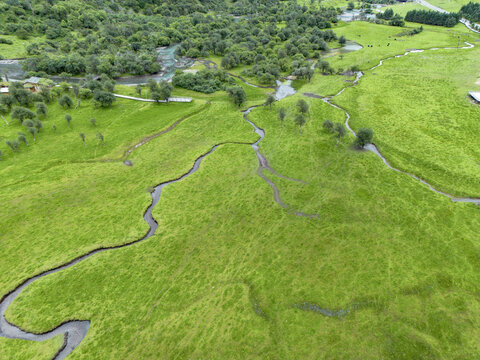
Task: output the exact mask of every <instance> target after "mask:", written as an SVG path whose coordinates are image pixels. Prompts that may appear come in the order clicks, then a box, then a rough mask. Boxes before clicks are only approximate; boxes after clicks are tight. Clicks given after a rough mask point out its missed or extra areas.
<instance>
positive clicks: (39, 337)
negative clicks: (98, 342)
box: [0, 84, 317, 360]
mask: <svg viewBox="0 0 480 360" xmlns="http://www.w3.org/2000/svg"><path fill="white" fill-rule="evenodd" d="M289 86H290V85H289V84H280V85H279V86H278V87H277V91H276V95H277V98H284V97H285V96H288V95H289V94H292V93H295V90H293V88H291V89H288V87H289ZM258 106H263V105H258ZM258 106H253V107H251V108H249V109H247V110H246V111H244V112H243V114H244V119H245V120H246V121H247V122H248V123H249V124H250V125H251V126H252V127H253V129H254V131H255V133H256V134H258V135H259V139H258V140H257V141H255V142H254V143H252V144H248V143H236V142H227V143H221V144H217V145H215V146H213V147H212V148H211V149H210V150H209V151H208V152H206V153H205V154H203V155H201V156H200V157H198V158H197V159H196V160H195V162H194V164H193V167H192V168H191V169H190V171H188V172H187V173H185V174H183V175H182V176H180V177H178V178H176V179H173V180H169V181H166V182H163V183H160V184H158V185H157V186H155V187H154V190H153V191H152V192H151V197H152V202H151V204H150V206H149V207H148V208H147V210H146V211H145V213H144V215H143V218H144V220H145V221H146V222H147V224H148V226H149V230H148V232H147V234H146V235H145V236H143V237H142V238H140V239H137V240H135V241H132V242H130V243H127V244H122V245H118V246H111V247H105V248H98V249H95V250H93V251H91V252H89V253H88V254H86V255H82V256H80V257H78V258H76V259H74V260H72V261H69V262H68V263H66V264H64V265H61V266H59V267H56V268H54V269H51V270H47V271H44V272H42V273H40V274H38V275H36V276H34V277H31V278H30V279H27V280H26V281H25V282H23V283H22V284H20V285H19V286H18V287H16V288H15V289H14V290H13V291H11V292H10V293H8V294H7V295H5V296H4V297H3V298H2V300H1V301H0V336H1V337H5V338H10V339H20V340H30V341H44V340H47V339H51V338H53V337H55V336H57V335H61V334H63V335H64V344H63V346H62V348H61V349H60V350H59V351H58V352H57V354H56V355H55V357H54V360H61V359H65V358H66V357H67V356H68V355H69V354H70V353H71V352H72V351H73V350H74V349H75V348H76V347H77V346H78V345H79V344H80V343H81V342H82V340H83V339H84V338H85V336H86V334H87V332H88V329H89V327H90V321H88V320H83V321H81V320H72V321H67V322H65V323H63V324H61V325H59V326H58V327H56V328H55V329H53V330H51V331H48V332H45V333H42V334H35V333H32V332H28V331H24V330H22V329H20V328H19V327H17V326H15V325H13V324H11V323H9V322H8V321H7V319H6V318H5V312H6V311H7V309H8V307H9V306H10V305H11V304H12V302H13V301H14V300H15V299H16V298H17V297H18V296H19V295H20V293H21V292H22V291H23V290H24V289H25V288H26V287H27V286H28V285H30V284H32V283H33V282H35V281H36V280H39V279H41V278H43V277H45V276H48V275H50V274H54V273H56V272H59V271H62V270H65V269H68V268H70V267H72V266H74V265H76V264H78V263H80V262H81V261H83V260H86V259H88V258H89V257H91V256H93V255H96V254H98V253H101V252H104V251H110V250H115V249H121V248H124V247H127V246H131V245H134V244H137V243H139V242H142V241H144V240H147V239H148V238H150V237H152V236H153V235H154V234H155V231H156V230H157V227H158V223H157V222H156V220H155V219H154V218H153V215H152V210H153V208H154V207H155V205H157V203H158V201H159V200H160V196H161V194H162V190H163V189H164V188H165V187H167V186H168V185H170V184H174V183H176V182H179V181H182V180H184V179H185V178H187V177H189V176H190V175H192V174H194V173H195V172H196V171H197V170H198V169H199V168H200V164H201V163H202V161H203V159H205V158H206V157H207V156H209V155H210V154H212V153H213V152H214V151H215V150H216V149H217V148H218V147H219V146H221V145H224V144H242V145H251V147H252V148H253V150H254V151H255V154H256V156H257V159H258V162H259V167H258V170H257V174H258V176H259V177H261V178H262V179H263V180H264V181H265V182H266V183H267V184H268V185H270V187H271V188H272V190H273V193H274V199H275V201H276V202H277V203H278V204H279V205H280V206H281V207H282V208H284V209H286V210H287V211H289V212H291V213H293V214H295V215H297V216H302V217H310V218H312V217H317V215H315V214H305V213H303V212H301V211H294V210H291V207H290V206H289V205H287V204H286V203H285V202H284V201H283V200H282V199H281V197H280V192H279V190H278V188H277V186H276V185H275V184H274V183H273V182H272V181H271V180H270V179H269V178H267V177H266V176H265V175H264V174H263V170H267V171H269V172H271V173H272V174H274V175H275V176H278V177H281V178H283V179H286V180H290V181H296V182H299V183H302V184H305V182H303V181H302V180H298V179H293V178H290V177H287V176H283V175H281V174H279V173H277V172H276V171H275V170H273V169H272V168H271V167H270V165H269V164H268V161H267V159H266V158H265V156H263V155H262V154H261V153H260V150H259V149H260V147H259V143H260V142H261V141H262V140H263V139H264V137H265V131H264V130H263V129H260V128H259V127H258V126H256V125H255V124H254V123H253V122H252V121H250V120H249V119H248V114H249V113H250V112H251V111H252V110H253V109H254V108H256V107H258Z"/></svg>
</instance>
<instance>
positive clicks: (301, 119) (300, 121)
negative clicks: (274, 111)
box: [295, 114, 307, 134]
mask: <svg viewBox="0 0 480 360" xmlns="http://www.w3.org/2000/svg"><path fill="white" fill-rule="evenodd" d="M306 122H307V120H306V119H305V116H303V115H302V114H298V115H297V117H296V118H295V124H297V125H298V133H299V134H300V133H301V132H302V126H303V125H305V123H306Z"/></svg>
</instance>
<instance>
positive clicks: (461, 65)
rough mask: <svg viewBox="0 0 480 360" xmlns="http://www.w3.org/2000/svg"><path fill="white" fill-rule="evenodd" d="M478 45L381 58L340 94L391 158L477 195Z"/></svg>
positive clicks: (442, 184) (448, 187)
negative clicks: (474, 98)
mask: <svg viewBox="0 0 480 360" xmlns="http://www.w3.org/2000/svg"><path fill="white" fill-rule="evenodd" d="M479 59H480V48H479V47H478V46H477V47H475V48H474V49H469V50H462V49H461V50H436V51H430V52H424V53H420V54H411V55H408V56H406V57H404V58H399V59H394V60H390V61H386V62H385V63H384V65H383V66H382V67H380V68H377V69H375V70H373V71H368V72H367V73H366V75H365V76H364V78H362V79H361V80H360V83H359V85H358V86H357V87H355V88H352V89H348V90H347V91H345V92H344V93H343V94H342V95H341V96H340V97H339V98H338V99H336V100H335V101H336V102H338V103H339V104H340V105H341V106H344V107H345V108H346V109H347V110H348V111H349V112H350V113H351V115H352V121H351V125H352V127H353V128H354V129H358V128H360V127H371V128H373V129H374V130H375V133H376V136H375V142H376V144H377V145H378V146H379V148H380V150H381V151H382V152H383V153H384V155H385V156H386V157H387V159H389V160H390V161H391V162H392V163H393V164H394V165H396V166H398V167H400V168H402V169H404V170H406V171H408V172H411V173H415V174H417V175H419V176H421V177H423V178H424V179H426V180H427V181H429V182H430V183H433V184H435V185H436V186H437V187H438V188H440V189H443V190H444V191H447V192H450V193H452V194H456V195H465V196H474V197H480V182H479V179H480V166H479V164H480V152H479V149H480V142H479V141H478V138H477V137H476V136H475V135H474V134H476V133H478V132H479V131H480V123H479V122H478V119H479V118H480V108H479V107H478V106H477V105H475V104H472V103H471V101H470V99H469V98H468V95H467V92H468V90H473V89H475V88H477V89H478V86H477V85H475V84H474V83H475V81H476V80H477V76H478V69H479V66H480V60H479Z"/></svg>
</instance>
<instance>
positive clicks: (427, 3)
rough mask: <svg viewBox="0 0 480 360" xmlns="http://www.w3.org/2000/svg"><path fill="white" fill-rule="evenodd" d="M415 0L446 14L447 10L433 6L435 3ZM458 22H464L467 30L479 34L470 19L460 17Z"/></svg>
mask: <svg viewBox="0 0 480 360" xmlns="http://www.w3.org/2000/svg"><path fill="white" fill-rule="evenodd" d="M415 1H416V2H417V3H419V4H420V5H422V6H425V7H427V8H429V9H430V10H433V11H439V12H441V13H445V14H448V13H449V12H448V11H447V10H444V9H442V8H439V7H438V6H435V5H433V4H430V3H429V2H427V1H425V0H415ZM460 22H461V23H462V24H464V25H465V26H466V27H467V28H468V29H469V30H471V31H473V32H475V33H477V34H480V31H479V30H475V29H474V28H473V26H472V25H474V24H472V23H471V22H470V21H468V20H467V19H464V18H462V19H460ZM475 25H478V24H475Z"/></svg>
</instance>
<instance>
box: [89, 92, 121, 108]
mask: <svg viewBox="0 0 480 360" xmlns="http://www.w3.org/2000/svg"><path fill="white" fill-rule="evenodd" d="M93 100H94V101H95V105H99V106H101V107H110V106H112V104H113V103H114V102H115V100H116V99H115V96H113V94H111V93H109V92H106V91H101V90H96V91H95V92H94V93H93Z"/></svg>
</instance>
